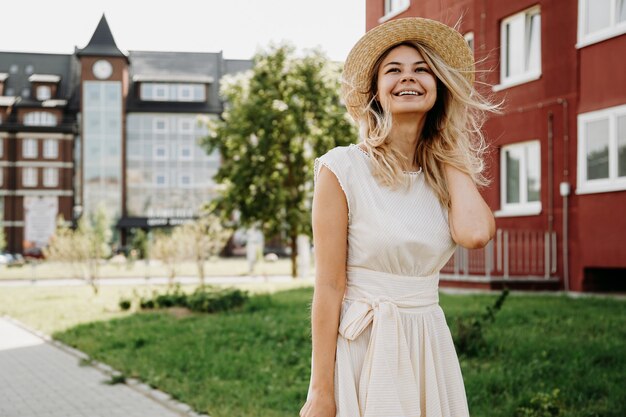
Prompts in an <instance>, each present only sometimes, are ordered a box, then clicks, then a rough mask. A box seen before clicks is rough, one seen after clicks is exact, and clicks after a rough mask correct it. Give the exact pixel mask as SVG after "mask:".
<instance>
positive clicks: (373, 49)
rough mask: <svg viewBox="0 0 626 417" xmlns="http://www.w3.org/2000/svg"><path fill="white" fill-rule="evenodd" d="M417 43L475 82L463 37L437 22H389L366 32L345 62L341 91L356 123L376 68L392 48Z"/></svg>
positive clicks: (472, 60) (470, 58)
mask: <svg viewBox="0 0 626 417" xmlns="http://www.w3.org/2000/svg"><path fill="white" fill-rule="evenodd" d="M407 41H415V42H419V43H420V44H422V45H425V46H427V47H428V48H430V49H432V50H433V51H435V52H436V53H437V54H438V55H439V56H440V57H441V58H442V59H443V61H444V62H446V63H447V64H448V65H449V66H450V67H452V68H455V69H458V70H459V71H462V72H463V74H464V75H465V77H466V78H467V80H468V81H469V82H470V84H472V83H473V82H474V55H473V53H472V50H471V49H470V48H469V46H468V45H467V42H466V41H465V39H464V38H463V36H462V35H461V34H460V33H459V32H457V31H456V30H455V29H453V28H451V27H450V26H447V25H445V24H443V23H441V22H437V21H435V20H430V19H425V18H422V17H407V18H403V19H395V20H390V21H388V22H386V23H383V24H382V25H380V26H376V27H375V28H373V29H372V30H370V31H369V32H367V33H366V34H365V35H363V37H362V38H361V39H359V41H358V42H357V43H356V45H354V47H353V48H352V50H351V51H350V54H348V58H347V59H346V62H345V65H344V68H343V75H342V90H343V96H344V100H345V103H346V107H347V109H348V112H349V113H350V115H351V116H352V117H353V118H354V119H355V120H356V119H358V118H359V116H360V115H361V112H362V111H363V109H364V108H365V106H366V105H367V101H368V97H367V93H366V92H367V91H368V90H369V88H370V82H371V80H372V77H373V74H372V72H373V70H374V64H375V63H376V61H377V60H378V58H379V57H380V56H381V55H382V54H383V53H384V52H385V51H386V50H388V49H389V48H391V47H392V46H394V45H397V44H400V43H402V42H407Z"/></svg>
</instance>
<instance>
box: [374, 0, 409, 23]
mask: <svg viewBox="0 0 626 417" xmlns="http://www.w3.org/2000/svg"><path fill="white" fill-rule="evenodd" d="M409 6H411V0H397V2H396V7H393V0H383V13H384V16H383V17H381V18H380V19H378V23H383V22H386V21H387V20H389V19H392V18H394V17H396V16H398V15H399V14H400V13H404V12H406V11H407V10H408V8H409Z"/></svg>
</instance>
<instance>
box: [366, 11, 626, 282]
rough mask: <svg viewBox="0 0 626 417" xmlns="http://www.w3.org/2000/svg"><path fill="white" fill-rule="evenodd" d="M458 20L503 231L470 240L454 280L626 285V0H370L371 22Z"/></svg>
mask: <svg viewBox="0 0 626 417" xmlns="http://www.w3.org/2000/svg"><path fill="white" fill-rule="evenodd" d="M409 16H420V17H426V18H431V19H435V20H439V21H442V22H444V23H446V24H448V25H450V26H456V27H457V28H458V29H459V31H460V32H461V33H462V34H464V36H465V38H466V40H467V41H468V43H469V45H470V46H471V47H472V48H473V50H474V54H475V58H476V62H477V63H478V64H477V69H478V70H479V73H478V75H477V79H478V81H479V82H483V83H485V84H486V86H484V85H482V84H480V83H478V84H477V88H478V89H479V91H481V93H483V94H485V95H487V96H490V97H493V98H494V100H495V101H501V100H502V101H503V102H504V106H503V111H502V113H501V114H497V115H492V116H491V117H490V119H489V120H488V122H487V123H486V124H485V127H484V130H485V133H486V135H487V138H488V141H489V144H490V148H491V152H490V154H489V156H488V158H487V166H488V170H487V174H488V176H489V178H491V180H492V184H491V186H490V187H488V188H486V189H484V190H482V193H483V196H484V197H485V199H486V201H487V203H488V204H489V206H490V207H491V208H492V209H493V211H494V213H495V216H496V224H497V228H498V231H497V235H496V237H495V239H494V240H493V242H491V243H490V244H489V245H488V246H487V247H486V248H485V249H484V250H479V251H466V250H459V251H457V253H456V254H455V256H454V258H453V259H452V260H451V261H450V263H449V264H448V265H447V266H446V268H445V269H444V271H443V272H445V273H444V274H442V284H444V285H456V286H470V287H491V288H494V287H501V286H503V285H508V286H518V287H526V288H529V287H536V288H561V289H566V290H573V291H597V290H624V289H626V245H623V243H624V241H625V238H626V71H625V70H624V56H625V53H626V35H625V34H626V1H624V0H603V1H592V0H577V1H573V0H572V1H567V2H565V1H558V0H534V1H532V0H512V1H497V0H480V1H479V0H424V1H419V2H418V1H411V0H367V8H366V27H367V29H368V30H369V29H371V28H372V27H374V26H376V25H378V24H380V23H382V22H384V21H387V20H389V19H395V18H401V17H409Z"/></svg>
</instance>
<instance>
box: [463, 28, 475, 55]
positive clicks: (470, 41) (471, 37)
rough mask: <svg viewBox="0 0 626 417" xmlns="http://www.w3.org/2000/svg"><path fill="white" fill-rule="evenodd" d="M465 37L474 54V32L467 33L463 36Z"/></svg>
mask: <svg viewBox="0 0 626 417" xmlns="http://www.w3.org/2000/svg"><path fill="white" fill-rule="evenodd" d="M463 37H464V38H465V41H466V42H467V46H469V47H470V49H471V50H472V52H474V32H467V33H466V34H465V35H463Z"/></svg>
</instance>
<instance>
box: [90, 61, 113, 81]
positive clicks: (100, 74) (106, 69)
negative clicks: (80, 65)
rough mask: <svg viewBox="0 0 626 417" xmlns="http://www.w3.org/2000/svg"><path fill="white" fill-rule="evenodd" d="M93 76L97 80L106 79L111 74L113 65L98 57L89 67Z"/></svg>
mask: <svg viewBox="0 0 626 417" xmlns="http://www.w3.org/2000/svg"><path fill="white" fill-rule="evenodd" d="M91 71H92V72H93V75H94V77H96V78H97V79H99V80H106V79H107V78H109V77H110V76H111V74H113V66H112V65H111V63H110V62H109V61H107V60H105V59H99V60H97V61H96V62H95V63H94V64H93V67H91Z"/></svg>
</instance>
